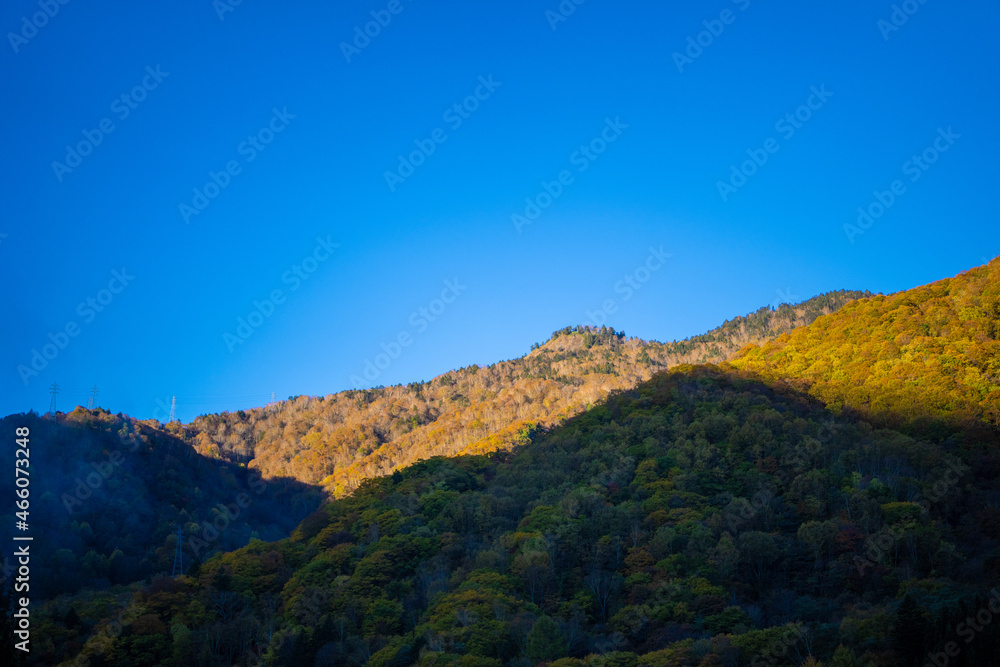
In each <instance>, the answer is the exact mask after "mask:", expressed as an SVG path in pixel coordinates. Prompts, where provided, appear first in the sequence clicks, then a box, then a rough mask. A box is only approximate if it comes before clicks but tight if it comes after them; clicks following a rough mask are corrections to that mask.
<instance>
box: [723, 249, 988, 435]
mask: <svg viewBox="0 0 1000 667" xmlns="http://www.w3.org/2000/svg"><path fill="white" fill-rule="evenodd" d="M731 363H732V366H733V367H735V368H737V369H742V370H748V371H753V372H756V373H758V374H760V375H761V376H762V377H765V378H768V379H772V380H777V379H781V380H789V381H793V382H794V383H795V384H796V386H799V387H802V388H806V389H807V390H808V391H809V392H810V393H811V394H813V395H814V396H816V397H817V398H819V399H821V400H823V401H824V402H825V403H827V404H828V405H830V406H832V407H838V406H842V405H847V406H850V407H852V408H854V409H858V410H862V411H864V412H866V413H869V414H872V415H880V416H882V417H883V418H885V419H887V420H888V422H886V423H907V422H909V423H911V425H913V426H915V427H918V428H919V427H920V425H921V424H922V423H925V422H926V420H927V419H928V418H944V419H947V420H949V421H955V420H959V421H961V420H966V421H969V420H971V421H981V422H986V423H989V424H992V425H993V426H1000V258H998V259H994V260H993V261H992V262H990V263H989V264H986V265H984V266H980V267H977V268H974V269H971V270H969V271H966V272H964V273H962V274H960V275H958V276H955V277H954V278H947V279H945V280H939V281H937V282H934V283H931V284H929V285H925V286H923V287H917V288H915V289H910V290H906V291H905V292H900V293H898V294H893V295H891V296H873V297H871V298H866V299H859V300H857V301H854V302H852V303H849V304H848V305H847V306H845V307H844V308H842V309H840V310H839V311H837V312H836V313H834V314H831V315H825V316H823V317H819V318H818V319H816V321H815V322H813V323H812V324H811V325H810V326H808V327H804V328H801V329H797V330H795V331H792V332H790V333H788V334H786V335H783V336H781V337H780V338H778V339H777V340H774V341H771V342H770V343H767V344H765V345H763V346H761V347H752V348H750V349H748V350H746V351H744V352H742V353H741V354H740V355H738V357H737V358H736V359H734V360H733V361H732V362H731Z"/></svg>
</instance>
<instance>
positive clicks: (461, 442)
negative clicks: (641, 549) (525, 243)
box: [189, 291, 870, 495]
mask: <svg viewBox="0 0 1000 667" xmlns="http://www.w3.org/2000/svg"><path fill="white" fill-rule="evenodd" d="M869 295H870V293H868V292H846V291H840V292H830V293H827V294H823V295H820V296H817V297H814V298H812V299H809V300H808V301H805V302H803V303H800V304H798V305H795V306H792V305H787V304H785V305H782V306H780V307H779V308H778V309H777V310H774V309H772V308H770V307H764V308H761V309H760V310H758V311H757V312H755V313H752V314H751V315H748V316H746V317H737V318H735V319H734V320H730V321H727V322H726V323H725V324H723V325H722V326H720V327H718V328H716V329H714V330H712V331H710V332H708V333H707V334H704V335H701V336H696V337H694V338H691V339H688V340H685V341H680V342H672V343H659V342H655V341H653V342H647V341H643V340H639V339H635V338H627V337H626V336H625V335H624V333H621V332H615V331H614V330H611V329H607V328H605V327H601V328H600V329H587V328H583V327H575V328H570V327H567V328H566V329H562V330H560V331H557V332H555V334H553V336H552V338H550V339H549V340H548V341H547V342H545V343H544V344H542V345H535V346H533V349H532V351H531V353H530V354H528V355H526V356H524V357H521V358H518V359H513V360H510V361H503V362H499V363H495V364H491V365H490V366H487V367H479V366H469V367H466V368H462V369H459V370H455V371H451V372H448V373H445V374H443V375H439V376H438V377H436V378H434V379H432V380H430V381H428V382H415V383H411V384H408V385H406V386H402V385H397V386H393V387H380V388H376V389H370V390H355V391H344V392H340V393H337V394H330V395H328V396H325V397H307V396H299V397H297V398H294V399H290V400H288V401H286V402H282V403H279V404H276V405H272V406H269V407H267V408H260V409H254V410H246V411H240V412H237V413H223V414H213V415H204V416H202V417H199V418H198V419H196V420H195V421H194V422H193V423H192V424H191V425H190V426H189V428H190V430H191V432H192V434H193V437H194V438H195V440H194V442H195V446H196V448H197V449H198V451H199V452H201V453H203V454H206V455H208V456H216V457H220V458H223V459H227V460H230V461H232V462H234V463H245V464H247V465H248V466H249V467H250V468H253V469H257V470H259V471H261V472H262V473H263V475H264V476H265V477H269V476H273V475H280V476H285V475H287V476H290V477H294V478H296V479H299V480H301V481H303V482H308V483H314V484H321V485H323V486H324V487H325V488H326V489H327V490H329V491H331V492H332V493H333V494H335V495H343V494H345V493H349V492H350V491H352V490H353V489H354V488H356V487H357V485H358V484H359V483H360V482H361V481H362V480H364V479H368V478H371V477H375V476H379V475H386V474H389V473H391V472H392V471H393V470H394V469H396V468H399V467H400V466H404V465H407V464H410V463H413V462H414V461H417V460H420V459H424V458H428V457H430V456H441V455H443V456H450V455H454V454H461V453H483V452H489V451H495V450H498V449H510V448H511V447H513V446H516V445H518V444H521V443H524V442H526V441H527V438H528V436H529V434H530V433H531V432H532V430H533V429H536V428H539V427H549V426H552V425H554V424H558V423H560V422H561V421H562V420H564V419H566V418H568V417H570V416H572V415H575V414H579V413H580V412H581V411H583V410H585V409H587V408H589V407H591V406H594V405H596V404H598V403H600V402H601V401H602V400H603V399H604V398H605V397H606V396H607V395H608V394H609V392H611V391H614V390H618V389H627V388H631V387H634V386H635V385H637V384H638V383H639V382H642V381H644V380H647V379H649V378H650V377H651V376H652V374H653V373H654V372H656V371H658V370H662V369H664V368H668V367H670V366H674V365H677V364H679V363H701V362H705V361H715V362H718V361H722V360H724V359H726V358H727V357H728V356H729V355H731V354H732V353H734V352H736V351H737V350H739V349H740V348H741V347H743V346H744V345H746V344H748V343H751V342H763V341H766V340H770V339H772V338H774V337H776V336H778V335H780V334H782V333H784V332H787V331H791V330H792V329H794V328H795V327H798V326H802V325H804V324H808V323H810V322H812V321H813V320H814V319H816V318H817V317H818V316H820V315H822V314H824V313H831V312H834V311H836V310H837V309H839V308H841V307H842V306H843V305H844V304H845V303H848V302H849V301H850V300H852V299H855V298H860V297H864V296H869Z"/></svg>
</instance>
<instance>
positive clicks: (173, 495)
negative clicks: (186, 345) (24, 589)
mask: <svg viewBox="0 0 1000 667" xmlns="http://www.w3.org/2000/svg"><path fill="white" fill-rule="evenodd" d="M18 427H27V428H28V429H29V430H30V435H29V438H28V443H27V444H28V451H29V455H30V458H29V459H28V460H29V462H30V464H31V465H30V467H29V468H28V472H29V476H28V479H30V486H29V490H30V495H29V498H28V500H29V508H28V516H27V518H28V525H29V526H30V529H29V531H28V532H27V533H23V532H20V531H17V530H15V521H16V520H17V517H15V514H14V512H15V507H14V506H13V500H14V499H15V498H16V496H15V488H14V479H15V477H14V474H13V471H11V474H9V475H3V476H2V479H0V494H2V496H3V498H5V499H9V502H10V505H9V507H8V508H5V509H6V511H5V512H4V514H3V516H2V517H0V522H2V528H0V534H2V535H3V536H4V537H5V538H6V540H7V543H8V544H10V541H9V540H10V536H11V535H14V534H20V535H23V534H28V535H31V536H33V538H34V541H33V542H32V549H33V552H34V553H36V554H39V555H38V556H37V557H35V558H33V559H32V561H31V574H32V580H31V593H32V600H39V601H40V600H42V599H45V598H47V597H49V596H53V595H57V594H66V593H72V592H74V591H76V590H78V589H79V588H82V587H96V588H104V587H107V586H110V585H116V584H127V583H130V582H133V581H135V580H138V579H143V578H145V577H147V576H150V575H154V574H158V573H164V572H166V573H169V572H170V571H171V568H172V566H173V560H174V552H175V549H176V543H177V538H176V533H177V529H178V528H183V530H184V534H185V548H184V552H185V553H184V558H185V561H186V562H187V563H188V564H190V563H191V562H192V560H194V559H196V558H200V559H202V560H204V559H205V558H206V557H208V555H209V554H211V553H213V552H215V551H217V550H230V549H234V548H237V547H240V546H243V545H245V544H246V543H247V542H248V541H249V540H250V538H252V537H259V538H262V539H270V540H273V539H278V538H280V537H283V536H286V535H288V534H289V532H290V531H291V529H292V528H294V527H295V525H296V524H297V523H298V522H299V521H300V520H301V519H302V517H304V516H306V515H307V514H308V513H309V512H311V511H313V510H315V508H316V507H318V506H319V503H320V500H321V494H320V493H319V491H318V490H317V489H313V488H309V487H307V486H306V485H303V484H301V483H299V482H296V481H295V480H288V479H284V480H283V479H269V480H267V481H266V482H265V481H262V480H261V479H260V475H259V474H258V473H254V472H252V471H247V470H246V469H245V468H241V467H239V466H237V465H233V464H230V463H227V462H223V461H212V460H209V459H206V458H204V457H202V456H200V455H199V454H197V453H196V452H195V451H194V449H193V448H192V447H191V445H190V444H189V443H188V442H186V441H185V437H186V435H187V434H186V433H185V432H184V430H183V429H181V428H179V426H177V425H172V426H171V428H170V429H169V430H164V429H161V428H160V427H159V425H158V424H157V423H156V422H155V421H148V422H140V421H136V420H134V419H130V418H128V417H123V416H121V415H118V416H115V415H112V414H110V413H108V412H106V411H104V410H101V409H96V410H85V409H83V408H77V409H76V410H74V411H73V412H71V413H69V414H63V413H58V414H57V415H56V416H55V418H51V417H46V418H40V417H38V416H37V415H34V414H28V415H11V416H9V417H6V418H4V419H3V420H0V432H2V433H3V434H4V437H5V438H7V440H6V442H8V443H12V444H13V443H14V441H15V429H16V428H18ZM11 461H13V452H11ZM224 512H225V513H228V514H229V515H231V518H230V517H227V516H225V515H224V514H223V513H224ZM8 555H9V552H8Z"/></svg>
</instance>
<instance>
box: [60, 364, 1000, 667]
mask: <svg viewBox="0 0 1000 667" xmlns="http://www.w3.org/2000/svg"><path fill="white" fill-rule="evenodd" d="M997 444H998V442H997V433H996V432H995V431H992V432H990V433H989V434H988V437H987V438H986V439H973V438H970V437H964V438H963V437H956V438H951V439H947V440H945V441H942V442H931V441H927V440H923V439H920V438H914V437H910V436H907V435H904V434H901V433H899V432H896V431H892V430H875V429H873V428H872V427H871V426H870V425H869V424H868V423H866V422H865V421H862V420H860V419H857V418H854V417H851V416H848V415H843V416H836V415H834V414H833V413H831V412H830V411H828V410H827V409H825V408H824V407H823V406H822V405H821V404H820V403H819V402H818V401H816V400H815V399H813V398H812V397H810V396H808V395H806V394H802V393H798V392H795V391H793V390H791V389H782V390H776V389H774V388H772V387H769V386H767V385H766V384H764V383H761V382H759V381H757V380H755V379H753V378H748V377H740V376H738V375H737V374H736V373H735V372H732V371H730V372H724V371H721V370H719V369H716V368H714V367H695V368H691V367H682V368H679V369H676V370H673V371H668V372H663V373H660V374H657V375H656V376H655V377H654V378H653V379H652V380H651V381H648V382H645V383H643V384H642V385H640V386H639V387H637V388H635V389H633V390H629V391H626V392H622V393H618V394H616V395H614V396H612V397H611V399H610V400H609V401H608V402H607V404H605V405H601V406H599V407H595V408H592V409H590V410H588V411H587V412H585V413H584V414H582V415H580V416H577V417H575V418H572V419H570V420H568V421H567V422H566V423H565V424H564V425H563V426H561V427H558V428H555V429H553V430H552V431H550V432H548V433H536V434H535V436H534V437H533V439H532V442H531V443H530V444H527V445H525V446H524V447H522V448H520V449H518V450H517V451H516V452H514V453H499V452H497V453H493V454H491V455H489V456H483V455H477V456H466V457H458V458H452V459H443V458H435V459H433V460H430V461H425V462H421V463H419V464H417V465H414V466H411V467H409V468H406V469H404V470H401V471H397V472H395V473H393V474H392V475H391V476H388V477H385V478H381V479H376V480H369V481H366V482H365V483H364V484H362V485H361V487H360V488H359V489H358V490H357V491H356V492H355V493H354V494H353V495H352V496H350V497H347V498H342V499H339V500H336V501H334V502H332V503H331V504H329V505H327V506H326V507H325V508H324V509H323V510H322V511H320V512H317V513H316V514H314V515H312V516H310V517H309V518H307V519H306V520H305V521H303V523H302V524H301V525H300V526H299V528H298V529H297V530H296V531H295V533H294V534H293V536H292V537H291V538H290V539H287V540H283V541H280V542H276V543H272V544H267V543H264V542H259V541H255V542H252V543H251V544H250V545H249V546H248V547H246V548H244V549H241V550H239V551H236V552H234V553H228V554H224V555H219V556H217V557H215V558H213V559H211V560H210V561H208V562H206V563H205V564H204V565H203V566H202V567H201V569H200V571H199V572H198V573H197V576H192V577H181V578H178V579H175V580H159V581H156V582H154V583H153V584H152V585H151V586H149V587H146V588H145V589H143V590H140V591H136V592H135V593H134V594H133V595H132V596H131V598H130V599H129V600H127V601H124V602H123V603H120V604H119V605H118V606H116V605H114V604H111V603H107V604H106V605H105V607H103V608H104V609H106V613H107V615H108V616H109V617H112V616H116V615H117V618H120V619H122V620H121V627H120V629H119V631H117V632H109V631H107V630H106V629H102V628H104V627H105V626H101V625H98V626H97V627H96V628H93V627H91V626H90V625H89V624H88V625H86V626H84V627H82V628H79V629H75V630H72V631H70V630H67V629H65V628H64V627H63V626H62V624H58V623H53V622H52V621H51V620H50V621H46V623H49V625H48V626H47V627H44V630H45V631H46V632H50V633H53V634H54V635H55V636H60V637H63V638H65V639H67V640H71V641H75V642H80V643H83V642H84V641H85V642H86V646H85V647H84V648H83V651H82V655H83V656H87V659H88V660H89V661H90V664H135V665H140V664H158V665H223V664H224V665H230V664H236V663H239V664H248V663H251V664H253V663H256V662H257V660H258V656H259V657H262V658H263V661H264V664H273V665H313V664H315V665H364V664H367V665H372V666H385V665H411V664H416V665H423V666H430V665H433V666H444V665H456V666H457V665H463V666H470V665H471V666H482V667H487V666H494V667H498V666H499V665H535V664H539V663H541V662H544V661H547V660H556V659H559V661H558V662H555V663H552V665H553V667H575V666H581V665H587V666H588V667H606V666H612V665H613V666H619V665H620V666H626V667H641V666H655V667H660V666H662V667H666V666H675V667H681V666H689V667H695V666H700V667H706V666H712V665H718V666H721V665H747V664H751V662H753V664H758V665H759V664H773V665H789V664H791V665H800V664H803V663H804V662H806V661H807V659H808V658H810V657H815V658H818V659H820V660H822V661H823V662H824V663H825V664H834V665H838V666H843V665H874V666H876V667H889V666H890V665H892V666H894V665H910V664H918V663H917V661H918V660H919V661H920V662H919V664H923V659H924V657H925V656H926V655H928V653H930V652H938V651H942V650H944V649H943V647H944V645H945V643H946V642H949V641H954V640H955V639H956V638H957V635H956V625H957V624H958V623H961V622H962V620H963V619H965V617H966V616H967V615H969V614H970V613H972V614H974V613H975V611H976V610H977V609H981V608H983V605H984V604H986V595H985V591H988V590H989V588H990V586H992V585H995V584H997V583H998V582H1000V576H998V575H1000V568H998V565H997V560H996V553H997V549H998V548H1000V539H998V538H1000V510H998V509H997V499H998V498H1000V481H998V480H1000V475H998V473H1000V454H998V451H1000V450H998V448H997ZM74 604H75V606H73V607H72V608H70V607H67V606H63V607H62V608H58V611H54V610H55V609H56V608H54V607H53V608H50V611H49V613H50V618H52V616H51V615H52V614H54V615H55V617H57V618H61V617H62V615H68V614H69V613H70V611H73V612H74V614H78V613H79V612H78V611H76V609H77V607H79V608H80V609H88V608H93V603H92V602H88V601H85V600H78V601H76V602H75V603H74ZM959 627H961V626H959ZM972 634H973V636H972V638H971V639H970V640H969V643H964V642H963V643H962V646H961V651H960V654H959V656H958V657H957V658H952V660H951V662H950V663H949V664H950V665H959V666H971V665H985V664H993V663H992V662H991V660H993V659H994V658H995V657H996V656H997V655H1000V624H996V623H993V624H992V625H989V624H987V625H986V627H985V628H980V631H978V632H975V633H972ZM88 636H89V637H90V638H89V639H87V637H88ZM809 664H814V663H809Z"/></svg>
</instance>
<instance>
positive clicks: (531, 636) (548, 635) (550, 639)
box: [528, 616, 567, 661]
mask: <svg viewBox="0 0 1000 667" xmlns="http://www.w3.org/2000/svg"><path fill="white" fill-rule="evenodd" d="M566 650H567V649H566V641H565V640H564V639H563V637H562V634H561V633H560V632H559V626H558V625H557V624H556V622H555V621H553V620H552V619H551V618H549V617H548V616H541V617H539V619H538V620H537V621H535V625H534V626H532V628H531V632H529V633H528V657H529V658H531V659H532V660H535V661H540V660H556V659H558V658H561V657H563V656H564V655H566Z"/></svg>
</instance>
